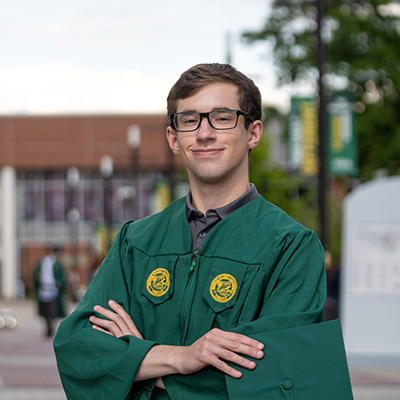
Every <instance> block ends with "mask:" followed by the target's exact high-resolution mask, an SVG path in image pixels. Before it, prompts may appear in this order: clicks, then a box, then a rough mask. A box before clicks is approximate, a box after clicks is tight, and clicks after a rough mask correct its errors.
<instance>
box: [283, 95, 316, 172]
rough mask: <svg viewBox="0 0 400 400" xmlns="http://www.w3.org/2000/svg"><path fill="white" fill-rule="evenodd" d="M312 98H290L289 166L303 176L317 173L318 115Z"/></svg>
mask: <svg viewBox="0 0 400 400" xmlns="http://www.w3.org/2000/svg"><path fill="white" fill-rule="evenodd" d="M317 112H318V110H317V105H316V102H315V99H314V98H312V97H302V98H295V97H293V98H292V106H291V111H290V114H289V125H288V128H289V149H288V150H289V165H290V167H291V169H293V170H295V171H298V172H299V173H300V174H301V175H304V176H315V175H317V173H318V115H317Z"/></svg>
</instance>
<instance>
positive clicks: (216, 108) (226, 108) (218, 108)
mask: <svg viewBox="0 0 400 400" xmlns="http://www.w3.org/2000/svg"><path fill="white" fill-rule="evenodd" d="M216 110H236V108H230V107H213V108H212V109H211V110H210V111H205V112H212V111H216ZM183 112H196V113H200V111H196V110H193V109H192V110H183V111H179V112H177V113H175V114H179V113H183Z"/></svg>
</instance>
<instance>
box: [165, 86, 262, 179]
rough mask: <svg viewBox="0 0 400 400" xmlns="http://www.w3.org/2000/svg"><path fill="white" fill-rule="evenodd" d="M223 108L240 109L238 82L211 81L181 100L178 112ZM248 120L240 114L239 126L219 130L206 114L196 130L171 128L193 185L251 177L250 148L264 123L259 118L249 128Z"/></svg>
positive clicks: (175, 147)
mask: <svg viewBox="0 0 400 400" xmlns="http://www.w3.org/2000/svg"><path fill="white" fill-rule="evenodd" d="M219 109H230V110H240V106H239V100H238V95H237V87H236V86H235V85H233V84H230V83H212V84H209V85H207V86H205V87H203V88H202V89H200V91H199V92H197V93H196V94H195V95H193V96H191V97H189V98H187V99H181V100H179V101H178V106H177V111H176V112H177V113H179V112H184V111H196V112H199V113H202V112H210V111H213V110H219ZM245 122H246V121H245V117H244V116H239V120H238V124H237V126H236V128H234V129H229V130H217V129H214V128H212V127H211V125H210V124H209V122H208V120H207V118H203V120H202V121H201V125H200V127H199V128H198V129H197V130H196V131H193V132H175V131H174V130H173V129H172V128H171V127H168V128H167V137H168V141H169V145H170V147H171V149H172V151H173V152H174V153H175V154H180V155H181V157H182V159H183V162H184V163H185V165H186V167H187V170H188V176H189V181H190V183H191V185H192V184H195V183H196V182H197V183H217V182H223V181H224V180H227V179H235V180H236V179H248V153H249V149H252V148H254V147H255V146H256V145H257V144H258V142H259V140H260V138H261V131H262V124H261V122H260V121H255V122H253V123H250V126H249V127H248V128H247V129H246V128H245ZM254 127H256V129H255V130H256V131H257V132H256V134H255V133H254Z"/></svg>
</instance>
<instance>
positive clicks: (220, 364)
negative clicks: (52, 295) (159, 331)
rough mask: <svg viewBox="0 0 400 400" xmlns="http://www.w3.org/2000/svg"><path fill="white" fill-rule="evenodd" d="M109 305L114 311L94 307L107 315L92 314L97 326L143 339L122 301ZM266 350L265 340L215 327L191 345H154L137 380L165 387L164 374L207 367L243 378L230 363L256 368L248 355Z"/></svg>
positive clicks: (111, 332) (253, 356)
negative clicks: (147, 380) (155, 379)
mask: <svg viewBox="0 0 400 400" xmlns="http://www.w3.org/2000/svg"><path fill="white" fill-rule="evenodd" d="M108 305H109V306H110V308H111V309H112V310H113V311H110V310H107V309H105V308H103V307H101V306H95V307H94V310H95V311H96V312H98V313H99V314H101V315H102V316H104V317H105V319H103V318H99V317H95V316H91V317H90V322H91V323H92V324H93V325H92V327H93V328H94V329H96V330H99V331H102V332H104V333H107V334H109V335H112V336H115V337H120V336H125V335H132V336H135V337H137V338H139V339H143V337H142V335H141V333H140V332H139V331H138V329H137V328H136V325H135V323H134V322H133V320H132V319H131V317H130V316H129V314H128V313H127V312H126V311H125V310H124V309H123V308H122V307H121V306H120V305H119V304H118V303H116V302H115V301H113V300H110V301H109V302H108ZM263 349H264V345H263V344H262V343H260V342H258V341H257V340H254V339H251V338H249V337H247V336H244V335H241V334H237V333H233V332H226V331H222V330H220V329H212V330H211V331H209V332H207V333H206V334H205V335H203V336H202V337H200V338H199V339H198V340H197V341H195V342H194V343H193V344H192V345H191V346H168V345H156V346H153V347H152V348H151V349H150V351H149V352H148V353H147V355H146V356H145V357H144V359H143V361H142V363H141V365H140V368H139V371H138V373H137V374H136V377H135V381H142V380H145V379H150V378H158V380H157V383H156V385H157V386H159V387H161V388H164V384H163V382H162V379H161V377H162V376H165V375H170V374H175V373H179V374H183V375H187V374H191V373H194V372H197V371H199V370H201V369H202V368H204V367H206V366H213V367H215V368H217V369H219V370H220V371H222V372H224V373H225V374H227V375H229V376H231V377H233V378H240V377H241V376H242V373H241V372H240V371H238V370H236V369H235V368H233V367H231V366H230V365H228V364H227V362H230V363H234V364H237V365H239V366H241V367H244V368H247V369H249V370H252V369H254V368H255V366H256V363H255V362H254V361H250V360H248V359H247V358H246V356H248V357H252V358H254V359H261V358H262V357H263V356H264V353H263V351H262V350H263ZM242 355H243V356H245V357H243V356H242Z"/></svg>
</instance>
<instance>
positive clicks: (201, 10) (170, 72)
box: [0, 0, 289, 115]
mask: <svg viewBox="0 0 400 400" xmlns="http://www.w3.org/2000/svg"><path fill="white" fill-rule="evenodd" d="M270 3H271V0H246V1H243V0H241V1H240V0H68V1H66V0H59V1H54V0H53V1H51V0H35V1H32V0H13V1H6V0H0V114H2V115H8V114H12V115H14V114H18V115H25V114H75V113H80V114H88V113H130V114H132V113H133V114H140V113H164V112H165V109H166V97H167V95H168V92H169V89H170V88H171V86H172V85H173V84H174V83H175V81H176V80H177V79H178V78H179V76H180V74H181V73H182V72H183V71H185V70H187V69H188V68H190V67H191V66H193V65H195V64H198V63H203V62H226V60H227V48H228V45H227V42H228V40H227V37H228V35H229V36H230V43H231V46H230V48H231V56H232V64H233V65H234V66H235V67H236V68H238V69H239V70H240V71H242V72H243V73H245V74H246V75H248V76H250V77H251V78H253V79H254V81H255V83H256V84H257V85H258V86H259V88H260V90H261V93H262V96H263V102H264V103H265V104H275V105H278V106H280V107H281V108H285V106H287V103H288V99H289V97H288V94H287V93H286V92H284V91H283V90H282V89H277V87H276V78H275V74H274V68H273V65H272V52H271V49H270V46H269V45H268V44H266V43H258V44H255V45H250V46H249V45H245V44H244V43H243V41H242V40H241V39H240V37H241V33H242V32H244V31H246V30H259V29H261V28H262V26H263V23H264V22H265V20H266V18H267V17H268V15H269V10H270Z"/></svg>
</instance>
